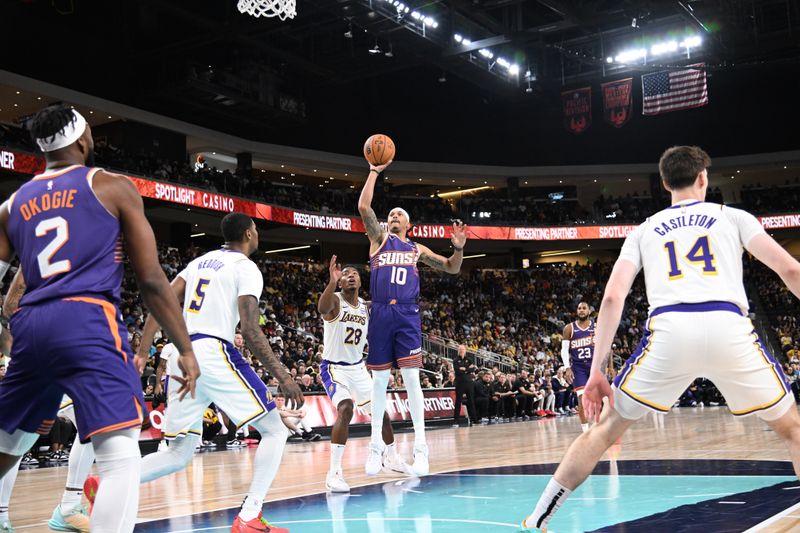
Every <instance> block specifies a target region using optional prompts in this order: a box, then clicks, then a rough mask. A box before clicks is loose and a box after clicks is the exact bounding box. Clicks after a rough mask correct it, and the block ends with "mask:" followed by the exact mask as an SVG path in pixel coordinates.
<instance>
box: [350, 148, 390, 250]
mask: <svg viewBox="0 0 800 533" xmlns="http://www.w3.org/2000/svg"><path fill="white" fill-rule="evenodd" d="M391 164H392V162H391V161H389V162H388V163H386V164H385V165H379V166H373V165H370V166H369V175H368V176H367V182H366V183H365V184H364V188H363V189H361V196H359V198H358V212H359V213H361V220H363V221H364V226H366V228H367V236H368V237H369V242H370V244H371V245H372V247H377V246H380V245H381V243H383V239H384V237H385V236H386V232H385V231H383V228H382V227H381V225H380V223H379V222H378V217H377V216H376V215H375V211H374V210H373V209H372V196H373V194H374V193H375V182H376V181H377V180H378V175H379V174H380V173H381V172H383V171H384V170H385V169H386V167H388V166H389V165H391ZM372 252H373V250H370V253H372Z"/></svg>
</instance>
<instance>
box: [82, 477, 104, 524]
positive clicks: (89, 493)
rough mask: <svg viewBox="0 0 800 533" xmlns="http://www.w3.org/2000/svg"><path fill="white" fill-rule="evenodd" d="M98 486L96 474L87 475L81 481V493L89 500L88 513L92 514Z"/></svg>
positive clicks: (98, 481)
mask: <svg viewBox="0 0 800 533" xmlns="http://www.w3.org/2000/svg"><path fill="white" fill-rule="evenodd" d="M99 487H100V478H99V477H98V476H89V477H87V478H86V481H84V482H83V494H84V495H85V496H86V499H87V500H89V514H90V515H91V514H92V508H93V507H94V499H95V498H97V489H98V488H99Z"/></svg>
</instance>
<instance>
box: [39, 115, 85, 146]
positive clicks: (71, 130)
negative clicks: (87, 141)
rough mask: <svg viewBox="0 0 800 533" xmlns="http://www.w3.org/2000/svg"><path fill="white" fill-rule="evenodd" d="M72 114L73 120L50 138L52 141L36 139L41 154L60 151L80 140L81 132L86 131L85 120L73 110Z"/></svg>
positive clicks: (48, 138)
mask: <svg viewBox="0 0 800 533" xmlns="http://www.w3.org/2000/svg"><path fill="white" fill-rule="evenodd" d="M72 113H73V114H74V115H75V120H74V121H72V120H71V121H69V122H68V123H67V125H66V126H64V128H63V129H62V130H61V131H59V132H58V133H56V134H55V135H54V136H53V137H52V139H51V138H50V137H47V138H46V139H36V144H38V145H39V148H40V149H41V150H42V152H54V151H55V150H60V149H62V148H64V147H66V146H69V145H70V144H72V143H74V142H75V141H77V140H78V139H80V138H81V135H83V132H84V131H86V119H85V118H83V115H81V114H80V113H78V112H77V111H75V110H74V109H73V110H72Z"/></svg>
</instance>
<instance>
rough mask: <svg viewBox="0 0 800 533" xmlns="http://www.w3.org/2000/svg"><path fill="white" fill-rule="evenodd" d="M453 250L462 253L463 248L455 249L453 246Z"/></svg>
mask: <svg viewBox="0 0 800 533" xmlns="http://www.w3.org/2000/svg"><path fill="white" fill-rule="evenodd" d="M453 250H455V251H456V252H463V251H464V248H463V247H462V248H457V247H455V246H453Z"/></svg>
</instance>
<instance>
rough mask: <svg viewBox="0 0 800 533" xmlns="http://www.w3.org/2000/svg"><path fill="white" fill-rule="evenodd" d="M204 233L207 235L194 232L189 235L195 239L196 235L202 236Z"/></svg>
mask: <svg viewBox="0 0 800 533" xmlns="http://www.w3.org/2000/svg"><path fill="white" fill-rule="evenodd" d="M203 235H205V233H193V234H191V235H189V237H191V238H192V239H194V238H195V237H202V236H203Z"/></svg>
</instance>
